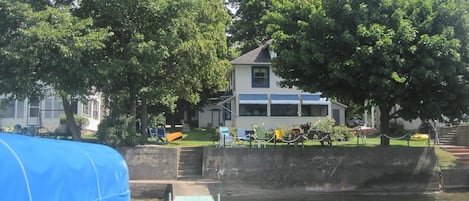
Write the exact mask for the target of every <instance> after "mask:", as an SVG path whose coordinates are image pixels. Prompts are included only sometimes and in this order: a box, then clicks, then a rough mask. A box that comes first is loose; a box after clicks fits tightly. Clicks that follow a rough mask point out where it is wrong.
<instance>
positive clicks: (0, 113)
mask: <svg viewBox="0 0 469 201" xmlns="http://www.w3.org/2000/svg"><path fill="white" fill-rule="evenodd" d="M0 117H2V118H15V101H10V100H8V99H6V98H3V99H0Z"/></svg>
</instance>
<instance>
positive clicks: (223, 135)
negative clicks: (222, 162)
mask: <svg viewBox="0 0 469 201" xmlns="http://www.w3.org/2000/svg"><path fill="white" fill-rule="evenodd" d="M218 133H219V136H220V140H219V143H218V147H226V146H227V145H229V146H233V136H231V135H230V129H229V128H228V127H224V126H220V127H219V128H218Z"/></svg>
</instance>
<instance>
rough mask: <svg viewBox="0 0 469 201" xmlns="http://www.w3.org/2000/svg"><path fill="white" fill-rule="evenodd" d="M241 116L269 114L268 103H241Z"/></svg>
mask: <svg viewBox="0 0 469 201" xmlns="http://www.w3.org/2000/svg"><path fill="white" fill-rule="evenodd" d="M239 116H267V104H239Z"/></svg>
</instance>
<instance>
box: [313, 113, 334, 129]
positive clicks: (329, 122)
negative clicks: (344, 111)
mask: <svg viewBox="0 0 469 201" xmlns="http://www.w3.org/2000/svg"><path fill="white" fill-rule="evenodd" d="M334 123H335V120H334V119H332V118H330V117H328V118H327V119H325V120H323V119H321V120H318V121H317V122H316V123H314V124H313V126H311V128H310V130H314V131H321V132H324V133H332V131H333V127H334Z"/></svg>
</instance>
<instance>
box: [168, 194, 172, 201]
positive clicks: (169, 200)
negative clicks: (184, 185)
mask: <svg viewBox="0 0 469 201" xmlns="http://www.w3.org/2000/svg"><path fill="white" fill-rule="evenodd" d="M171 197H172V196H171V193H169V194H168V201H171V200H172V199H171Z"/></svg>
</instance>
